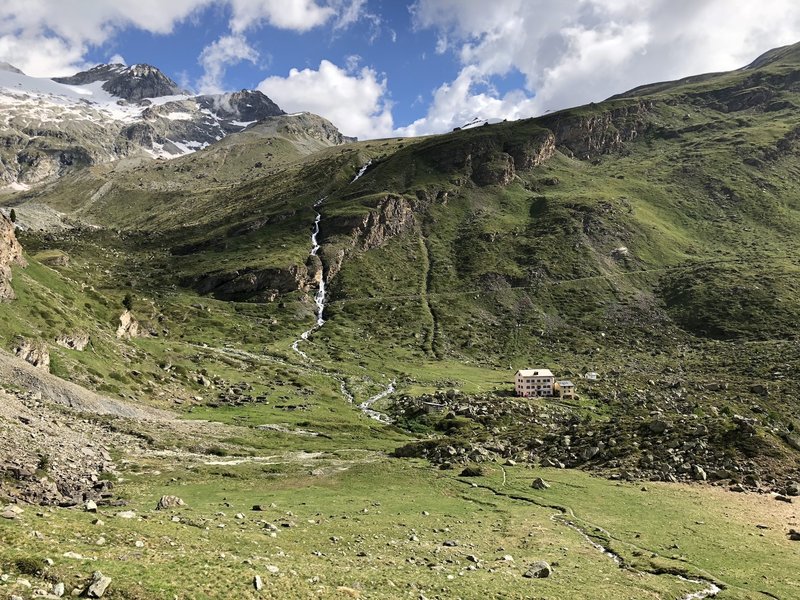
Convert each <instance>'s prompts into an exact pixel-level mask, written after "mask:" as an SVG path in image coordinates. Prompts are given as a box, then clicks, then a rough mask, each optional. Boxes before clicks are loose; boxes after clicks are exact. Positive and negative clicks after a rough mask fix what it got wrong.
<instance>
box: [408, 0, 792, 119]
mask: <svg viewBox="0 0 800 600" xmlns="http://www.w3.org/2000/svg"><path fill="white" fill-rule="evenodd" d="M412 13H413V18H414V23H415V26H416V27H417V28H432V29H434V30H435V31H436V33H437V38H438V40H439V41H438V43H437V51H439V52H447V51H454V52H456V53H457V55H458V57H459V60H460V61H461V63H462V68H461V71H460V72H459V74H458V76H457V78H456V79H455V80H454V81H452V82H450V83H445V84H443V85H442V86H441V87H440V88H438V89H437V90H436V91H435V92H434V98H433V102H432V104H431V106H430V108H429V110H428V114H427V115H426V116H425V117H424V118H422V119H419V120H418V121H417V122H415V123H413V124H412V125H411V126H409V127H408V128H406V131H407V132H408V133H429V132H434V131H444V130H446V129H449V128H451V127H452V126H457V125H459V124H461V123H462V122H463V121H464V118H463V117H464V116H468V117H469V118H472V117H473V116H482V117H487V118H488V117H499V118H506V117H507V118H519V117H523V116H532V115H535V114H541V113H543V112H545V111H546V110H555V109H559V108H565V107H569V106H575V105H579V104H584V103H586V102H590V101H597V100H602V99H604V98H607V97H608V96H610V95H613V94H615V93H619V92H622V91H625V90H627V89H630V88H633V87H635V86H637V85H641V84H644V83H650V82H654V81H659V80H665V79H676V78H680V77H684V76H686V75H691V74H697V73H704V72H709V71H721V70H729V69H734V68H737V67H741V66H743V65H744V64H746V63H747V62H749V61H750V60H752V59H753V58H755V57H756V56H757V55H758V54H760V53H762V52H764V51H766V50H768V49H770V48H773V47H776V46H780V45H783V44H790V43H794V42H796V41H798V39H800V4H798V3H797V2H795V1H793V0H770V1H769V2H758V3H757V2H753V1H752V0H703V1H697V0H576V1H575V2H563V1H561V0H493V2H491V3H487V2H484V1H482V0H417V2H416V3H415V4H414V5H413V7H412ZM514 71H517V72H519V73H520V74H522V75H523V77H524V81H525V84H524V87H523V88H522V89H519V90H515V91H513V92H511V93H509V94H506V95H504V96H502V97H500V96H499V95H498V94H497V93H493V92H491V91H489V92H477V91H476V88H479V87H480V86H481V84H483V83H485V82H486V81H487V78H492V77H496V76H504V75H507V74H508V73H511V72H514ZM448 115H451V116H450V118H448ZM467 120H469V119H467Z"/></svg>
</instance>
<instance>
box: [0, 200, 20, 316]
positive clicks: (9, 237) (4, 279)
mask: <svg viewBox="0 0 800 600" xmlns="http://www.w3.org/2000/svg"><path fill="white" fill-rule="evenodd" d="M25 264H26V263H25V259H24V258H22V246H20V244H19V242H18V241H17V236H16V235H14V224H13V223H12V222H11V221H10V220H9V219H8V218H7V217H6V216H5V215H3V214H2V213H0V302H2V301H4V300H13V299H14V298H15V297H16V296H15V294H14V290H13V289H12V287H11V266H12V265H20V266H23V267H24V266H25Z"/></svg>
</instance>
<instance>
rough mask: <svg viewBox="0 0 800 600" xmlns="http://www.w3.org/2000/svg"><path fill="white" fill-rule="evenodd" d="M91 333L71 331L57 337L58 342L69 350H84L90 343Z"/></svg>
mask: <svg viewBox="0 0 800 600" xmlns="http://www.w3.org/2000/svg"><path fill="white" fill-rule="evenodd" d="M89 341H90V338H89V334H88V333H86V332H85V331H73V332H70V333H62V334H61V335H60V336H58V337H57V338H56V344H58V345H59V346H61V347H63V348H68V349H69V350H78V351H80V352H83V350H84V349H85V348H86V346H88V345H89Z"/></svg>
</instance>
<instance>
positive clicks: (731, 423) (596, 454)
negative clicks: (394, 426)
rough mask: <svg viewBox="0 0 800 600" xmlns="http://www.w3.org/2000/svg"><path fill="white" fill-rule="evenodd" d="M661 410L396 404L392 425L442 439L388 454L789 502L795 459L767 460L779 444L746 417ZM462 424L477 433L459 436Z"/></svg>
mask: <svg viewBox="0 0 800 600" xmlns="http://www.w3.org/2000/svg"><path fill="white" fill-rule="evenodd" d="M668 404H669V407H670V408H671V410H662V409H656V408H654V409H651V410H642V409H634V410H631V411H630V413H628V414H620V413H617V415H616V416H613V417H611V418H610V419H608V420H606V419H597V418H593V417H591V416H586V415H585V414H584V415H582V416H578V411H576V410H573V409H571V408H570V407H568V406H564V405H559V404H556V403H554V402H548V401H543V402H532V401H527V400H522V399H517V398H509V397H503V396H493V395H491V394H484V395H480V396H476V397H470V396H467V395H465V394H462V393H460V392H455V391H451V392H439V393H436V394H430V395H425V396H421V397H418V398H413V397H409V396H402V397H400V398H398V399H397V400H396V401H395V403H394V407H393V409H392V411H393V416H395V417H396V418H397V420H398V421H399V422H401V423H402V422H403V420H405V421H406V422H411V421H415V420H416V421H418V422H421V423H427V424H431V423H432V424H433V426H434V427H435V428H436V429H437V430H438V431H441V432H443V433H444V434H445V435H444V436H442V437H439V438H435V439H431V440H426V441H424V442H416V443H412V444H409V445H407V446H404V447H403V448H400V449H398V450H397V451H396V453H395V454H396V455H397V456H409V457H420V458H426V459H428V460H430V461H431V462H432V463H434V464H438V465H440V466H442V467H445V468H446V467H448V466H454V465H456V464H466V463H469V462H476V463H481V462H487V461H497V462H502V461H506V460H509V459H510V460H513V461H515V462H521V463H528V464H539V465H542V466H545V467H556V468H565V467H569V468H585V469H592V470H597V471H601V472H603V473H604V474H606V475H609V476H610V477H612V478H616V479H618V478H624V479H630V480H661V481H671V482H676V481H691V480H695V481H714V482H719V484H720V485H731V486H733V485H737V486H740V487H741V488H742V489H745V490H747V489H750V490H761V491H770V490H771V491H775V492H777V493H779V494H781V495H784V496H787V497H789V494H788V493H787V490H789V489H790V487H791V486H790V483H791V482H792V481H793V480H797V479H798V478H800V460H795V461H791V460H787V461H770V460H768V459H767V457H769V456H770V455H775V453H776V452H779V451H780V448H779V445H780V444H781V441H780V440H781V438H780V436H779V435H777V434H776V435H773V436H770V435H764V433H765V425H764V424H762V423H760V422H759V420H758V419H756V418H753V417H744V416H741V415H735V414H734V415H730V416H728V415H725V414H721V413H719V412H716V413H715V412H713V411H712V412H710V413H709V414H708V415H705V416H702V417H701V416H698V415H697V414H695V413H693V412H689V411H688V410H686V407H687V406H688V405H685V406H679V405H677V404H670V403H668ZM431 413H436V414H434V415H432V414H431ZM465 418H466V419H469V420H471V421H474V423H475V425H480V427H465V426H464V425H463V420H464V419H465ZM459 419H461V421H462V422H459Z"/></svg>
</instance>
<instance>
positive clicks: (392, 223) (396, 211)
mask: <svg viewBox="0 0 800 600" xmlns="http://www.w3.org/2000/svg"><path fill="white" fill-rule="evenodd" d="M415 208H417V206H416V202H414V201H411V200H409V199H408V198H406V197H404V196H395V195H391V194H390V195H388V196H386V197H385V198H384V199H383V200H381V201H380V202H378V205H377V206H376V207H375V208H374V209H373V210H371V211H370V212H369V213H367V214H366V215H364V216H363V217H357V218H347V219H333V220H331V221H329V222H328V229H327V230H326V232H325V235H326V237H330V236H331V235H337V234H344V235H346V236H347V237H349V238H350V242H349V244H348V246H347V248H339V249H338V250H336V251H335V254H333V255H332V256H328V255H327V254H326V250H327V253H328V254H330V252H331V250H330V249H327V248H326V247H325V246H324V245H323V248H322V254H323V256H324V262H325V263H326V265H327V267H328V270H327V273H326V275H325V279H326V280H327V281H330V280H331V279H333V278H334V277H335V276H336V274H337V273H338V272H339V270H340V269H341V267H342V262H343V260H344V258H345V255H346V254H347V253H348V252H350V251H352V250H364V251H366V250H371V249H372V248H378V247H379V246H382V245H383V244H384V243H386V241H387V240H388V239H390V238H392V237H394V236H397V235H400V234H401V233H403V232H405V231H408V230H409V229H410V228H411V227H413V225H414V210H415Z"/></svg>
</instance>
